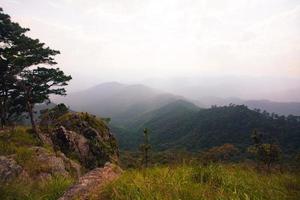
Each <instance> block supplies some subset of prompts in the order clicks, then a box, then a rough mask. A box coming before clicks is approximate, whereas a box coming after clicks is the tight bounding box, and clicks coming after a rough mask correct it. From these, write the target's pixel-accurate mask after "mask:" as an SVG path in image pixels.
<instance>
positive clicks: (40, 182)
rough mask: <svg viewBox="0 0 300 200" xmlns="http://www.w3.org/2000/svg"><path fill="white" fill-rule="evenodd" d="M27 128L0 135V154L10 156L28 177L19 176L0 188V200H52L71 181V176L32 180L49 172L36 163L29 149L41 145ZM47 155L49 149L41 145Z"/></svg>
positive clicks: (46, 168)
mask: <svg viewBox="0 0 300 200" xmlns="http://www.w3.org/2000/svg"><path fill="white" fill-rule="evenodd" d="M30 131H31V129H30V128H27V127H17V128H16V129H15V130H10V129H6V130H4V131H1V132H0V155H4V156H9V155H10V156H12V157H13V158H14V159H15V160H16V162H17V163H18V164H19V165H21V166H22V167H23V169H25V170H26V172H27V173H28V175H29V177H30V178H27V177H26V176H25V177H22V176H19V177H18V178H16V179H15V180H11V181H10V182H7V183H5V184H1V185H0V199H1V200H2V199H3V200H55V199H58V198H59V197H60V196H61V195H62V194H63V192H64V191H65V190H66V189H67V188H68V187H69V186H70V185H71V184H72V183H73V182H74V178H72V177H64V176H62V175H61V176H58V175H57V176H53V175H52V176H49V177H45V178H43V179H34V178H35V176H36V175H37V174H39V173H42V172H45V173H47V172H48V171H49V166H48V165H47V164H43V163H41V162H38V161H37V155H36V153H35V152H34V150H33V149H32V147H34V146H40V145H41V144H40V143H39V141H38V140H37V138H35V137H34V135H33V134H32V133H31V132H30ZM42 147H44V148H45V149H46V150H48V151H49V152H50V153H51V151H53V150H52V148H51V147H49V146H45V145H43V146H42Z"/></svg>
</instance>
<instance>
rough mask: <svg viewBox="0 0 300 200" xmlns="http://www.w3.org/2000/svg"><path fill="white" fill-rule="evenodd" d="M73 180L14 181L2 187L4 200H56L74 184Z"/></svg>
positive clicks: (0, 189)
mask: <svg viewBox="0 0 300 200" xmlns="http://www.w3.org/2000/svg"><path fill="white" fill-rule="evenodd" d="M72 183H74V180H73V179H72V178H66V177H63V176H54V177H51V178H49V179H46V180H40V181H35V182H32V181H26V180H18V179H17V180H14V181H12V182H10V183H9V184H6V185H3V186H2V187H0V199H3V200H56V199H58V198H59V197H61V195H62V194H63V193H64V191H65V190H66V189H67V188H68V187H69V186H70V185H71V184H72Z"/></svg>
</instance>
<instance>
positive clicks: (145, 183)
mask: <svg viewBox="0 0 300 200" xmlns="http://www.w3.org/2000/svg"><path fill="white" fill-rule="evenodd" d="M102 196H103V199H113V200H177V199H178V200H179V199H181V200H199V199H245V200H248V199H257V200H258V199H275V200H276V199H278V200H283V199H295V200H296V199H299V198H300V177H299V175H295V174H291V173H273V174H259V173H258V172H256V171H255V170H253V169H251V168H248V167H245V166H242V165H210V166H206V167H191V166H179V167H175V168H170V167H154V168H150V169H147V170H132V171H127V172H125V173H124V174H123V175H122V177H121V178H120V179H118V180H117V181H115V182H113V183H111V184H109V185H108V186H107V187H106V188H105V190H104V191H102Z"/></svg>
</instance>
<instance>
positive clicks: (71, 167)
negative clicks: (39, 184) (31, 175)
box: [28, 147, 81, 178]
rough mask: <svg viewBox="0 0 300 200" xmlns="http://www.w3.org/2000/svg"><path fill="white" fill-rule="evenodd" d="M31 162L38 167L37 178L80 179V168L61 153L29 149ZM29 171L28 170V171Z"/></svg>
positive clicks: (37, 148)
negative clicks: (59, 176) (62, 177)
mask: <svg viewBox="0 0 300 200" xmlns="http://www.w3.org/2000/svg"><path fill="white" fill-rule="evenodd" d="M30 149H31V150H32V152H33V155H32V160H33V161H34V162H35V163H36V165H37V166H38V170H36V171H37V173H35V175H36V176H37V177H50V176H55V175H62V176H65V177H67V176H72V177H77V178H78V177H80V175H81V166H80V165H79V164H77V163H76V162H74V161H72V160H71V159H69V158H67V157H66V156H65V155H64V154H63V153H56V154H55V153H53V152H51V151H49V150H48V149H45V148H43V147H31V148H30ZM28 170H30V169H28Z"/></svg>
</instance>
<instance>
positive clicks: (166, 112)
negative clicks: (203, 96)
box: [112, 102, 300, 155]
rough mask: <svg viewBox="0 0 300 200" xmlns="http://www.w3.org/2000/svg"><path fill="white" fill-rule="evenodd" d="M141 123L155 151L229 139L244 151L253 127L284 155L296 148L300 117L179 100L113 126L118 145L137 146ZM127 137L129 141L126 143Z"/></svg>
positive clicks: (193, 148) (205, 146)
mask: <svg viewBox="0 0 300 200" xmlns="http://www.w3.org/2000/svg"><path fill="white" fill-rule="evenodd" d="M141 126H142V127H147V128H148V129H149V130H151V140H150V144H151V146H152V149H153V150H156V151H162V150H167V149H186V150H188V151H193V152H198V151H203V150H207V149H209V148H213V147H216V146H221V145H223V144H226V143H229V144H232V145H234V146H235V147H236V148H238V149H239V150H240V153H241V154H244V155H245V153H246V152H247V148H248V147H249V145H251V143H252V142H251V140H249V136H250V134H251V132H252V131H253V130H254V129H257V130H258V131H259V132H261V133H263V135H264V137H263V138H262V140H263V143H274V141H275V142H276V143H277V144H278V145H279V146H280V147H281V149H282V151H283V153H284V154H285V155H293V154H295V153H297V152H299V151H300V117H298V116H288V117H285V116H278V115H275V114H269V113H267V112H261V111H259V110H250V109H248V108H247V107H246V106H244V105H229V106H222V107H216V106H214V107H212V108H209V109H201V110H191V109H190V107H188V108H187V106H185V105H184V103H183V102H180V103H173V104H172V105H167V106H165V107H162V108H160V109H158V110H155V111H153V112H151V113H148V114H147V115H144V116H141V117H140V119H139V120H138V121H135V122H134V123H133V124H127V125H124V126H123V127H122V128H114V127H113V128H112V129H113V130H116V131H115V133H116V137H117V138H118V139H119V141H120V142H119V143H120V148H121V149H124V150H133V151H134V150H137V149H138V145H139V144H140V143H142V137H141V136H140V134H139V133H140V132H141V131H142V128H141ZM118 131H119V132H118ZM127 141H130V143H129V144H128V145H126V144H127V143H126V142H127Z"/></svg>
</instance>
